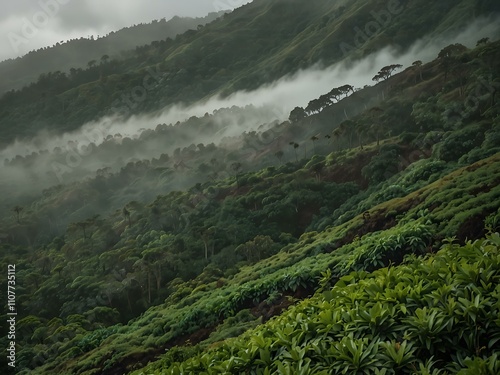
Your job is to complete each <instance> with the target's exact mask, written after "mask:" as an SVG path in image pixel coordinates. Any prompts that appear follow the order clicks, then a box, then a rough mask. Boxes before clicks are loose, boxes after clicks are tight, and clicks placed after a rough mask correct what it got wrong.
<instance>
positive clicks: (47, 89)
mask: <svg viewBox="0 0 500 375" xmlns="http://www.w3.org/2000/svg"><path fill="white" fill-rule="evenodd" d="M311 4H313V5H311ZM389 4H390V6H389ZM422 9H425V10H426V11H425V12H422ZM496 11H498V4H497V2H496V1H493V0H482V1H471V0H461V1H458V2H457V1H451V0H446V1H440V2H438V3H437V2H434V1H430V0H418V1H406V0H405V1H395V2H394V1H393V2H386V1H370V2H366V1H361V0H358V1H350V2H343V1H336V2H332V1H327V0H314V1H313V2H312V3H311V2H310V1H299V0H294V1H284V0H273V1H263V0H256V1H254V2H252V3H250V4H248V5H245V6H242V7H240V8H238V9H236V10H235V11H234V12H232V13H231V14H227V15H226V16H224V17H223V18H222V19H220V20H218V21H216V22H213V23H211V24H209V25H207V26H206V27H203V28H201V29H200V30H196V31H195V30H191V31H188V32H186V33H184V34H183V35H181V36H179V37H177V38H176V39H175V40H173V41H172V40H169V39H167V40H162V41H159V42H157V43H153V44H150V45H148V46H143V47H141V48H137V49H136V52H135V53H133V54H132V55H130V56H128V57H125V58H124V59H122V60H112V61H108V62H107V63H106V64H102V65H98V64H96V65H95V66H91V67H89V68H88V69H86V70H78V69H77V70H74V71H73V72H72V73H71V74H69V75H68V74H65V73H58V72H56V73H51V74H44V75H43V76H41V77H40V79H39V80H38V81H37V82H36V83H33V84H31V85H30V86H29V87H25V88H23V89H22V90H21V91H17V92H10V93H8V94H6V95H4V96H3V97H2V98H1V99H0V119H1V120H0V140H1V142H2V145H6V144H7V143H8V142H10V141H12V140H13V139H14V138H16V137H17V138H20V139H29V138H31V137H33V136H34V135H35V134H36V133H37V132H39V131H40V130H42V129H48V130H51V131H54V132H58V133H60V132H66V131H70V130H74V129H77V128H79V127H80V126H81V125H82V124H84V123H86V122H88V121H91V120H94V119H96V118H99V117H102V116H106V115H122V116H125V117H127V116H130V115H132V114H135V113H141V112H151V111H154V110H158V109H160V108H163V107H165V106H166V105H169V104H173V103H178V102H183V103H193V102H194V101H197V100H200V99H202V98H205V97H207V96H210V95H214V94H216V93H221V94H224V95H227V94H229V93H232V92H235V91H236V90H248V89H252V88H256V87H258V86H260V85H262V84H264V83H268V82H270V81H273V80H276V79H278V78H280V77H283V76H284V75H286V74H290V73H293V72H295V71H297V70H299V69H301V68H306V67H310V66H311V65H312V64H316V63H321V64H324V65H330V64H333V63H336V62H339V61H343V60H344V59H346V58H351V59H353V58H354V59H355V58H360V57H363V56H367V55H368V54H370V53H372V52H375V51H377V50H379V49H380V48H382V47H384V46H394V47H396V48H399V49H400V50H405V49H407V48H408V47H410V46H411V45H412V44H413V43H414V42H415V41H416V40H418V39H420V38H422V37H424V36H425V35H429V36H434V37H436V36H439V35H442V33H446V32H449V31H458V30H462V29H463V28H464V27H465V26H466V25H468V24H469V23H470V22H471V21H472V20H474V19H476V18H477V17H480V16H488V15H491V14H493V13H494V12H496ZM85 60H88V59H85ZM86 62H87V61H85V63H86ZM145 82H146V83H147V84H146V86H147V88H145V87H144V85H145ZM134 90H135V91H134ZM133 95H136V98H135V99H134V96H133ZM14 129H15V130H14Z"/></svg>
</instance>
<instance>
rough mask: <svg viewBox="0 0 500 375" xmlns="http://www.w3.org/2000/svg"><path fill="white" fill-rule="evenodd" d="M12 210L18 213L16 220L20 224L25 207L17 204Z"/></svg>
mask: <svg viewBox="0 0 500 375" xmlns="http://www.w3.org/2000/svg"><path fill="white" fill-rule="evenodd" d="M12 211H14V212H15V213H16V221H17V223H18V224H21V220H20V219H21V216H20V215H21V212H22V211H23V208H22V207H21V206H15V207H14V208H13V209H12Z"/></svg>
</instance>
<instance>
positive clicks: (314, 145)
mask: <svg viewBox="0 0 500 375" xmlns="http://www.w3.org/2000/svg"><path fill="white" fill-rule="evenodd" d="M318 139H319V138H318V135H313V136H312V137H311V141H312V143H313V151H314V154H316V141H317V140H318Z"/></svg>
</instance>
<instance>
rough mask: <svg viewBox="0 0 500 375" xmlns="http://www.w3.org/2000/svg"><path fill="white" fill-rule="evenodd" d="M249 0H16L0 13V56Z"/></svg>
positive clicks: (203, 11)
mask: <svg viewBox="0 0 500 375" xmlns="http://www.w3.org/2000/svg"><path fill="white" fill-rule="evenodd" d="M248 2H250V1H249V0H15V1H4V2H3V4H2V10H1V12H0V61H3V60H5V59H8V58H15V57H17V56H22V55H24V54H26V53H27V52H29V51H31V50H34V49H38V48H41V47H46V46H52V45H54V44H55V43H57V42H60V41H65V40H68V39H71V38H77V37H81V36H83V37H88V36H90V35H95V36H97V35H101V36H102V35H106V34H108V33H109V32H110V31H116V30H118V29H121V28H123V27H127V26H131V25H133V24H137V23H141V22H144V23H148V22H151V21H152V20H153V19H161V18H166V19H167V20H168V19H170V18H172V17H173V16H176V15H177V16H181V17H182V16H191V17H202V16H205V15H207V14H208V13H210V12H214V11H219V10H222V9H234V8H237V7H239V6H241V5H243V4H245V3H248Z"/></svg>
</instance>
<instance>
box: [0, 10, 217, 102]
mask: <svg viewBox="0 0 500 375" xmlns="http://www.w3.org/2000/svg"><path fill="white" fill-rule="evenodd" d="M221 15H222V14H221V13H215V12H214V13H211V14H209V15H208V16H206V17H203V18H187V17H184V18H181V17H174V18H172V19H170V20H168V21H167V20H166V19H165V18H162V19H160V20H155V21H153V22H151V23H149V24H139V25H134V26H130V27H127V28H124V29H121V30H118V31H116V32H111V33H109V34H108V35H105V36H100V37H98V38H94V37H92V38H87V37H81V38H80V39H73V40H64V41H61V42H59V43H57V44H56V45H54V46H51V47H46V48H41V49H38V50H36V51H31V52H29V53H28V54H26V55H25V56H22V57H19V58H16V59H9V60H5V61H2V62H0V76H2V81H1V82H0V94H2V95H3V94H4V93H6V92H7V91H11V90H19V89H21V88H22V87H23V86H29V85H30V84H31V83H34V82H36V81H37V80H43V78H44V76H41V75H42V74H43V75H46V74H48V73H51V72H60V73H64V74H66V75H70V76H74V75H75V74H76V73H77V72H78V71H79V70H82V69H88V68H89V67H92V66H97V65H99V64H102V63H108V62H110V61H113V60H115V61H116V60H121V59H122V58H123V57H124V56H127V55H133V54H134V53H138V52H140V49H141V47H144V46H145V45H150V44H151V43H153V42H156V43H159V41H160V40H165V39H169V38H170V39H174V38H175V37H176V36H177V35H179V34H182V33H184V32H186V31H187V30H196V29H197V28H198V27H199V26H200V25H205V24H207V23H210V22H212V21H213V20H215V19H216V18H217V17H219V16H221Z"/></svg>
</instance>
